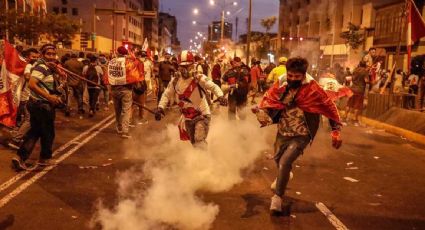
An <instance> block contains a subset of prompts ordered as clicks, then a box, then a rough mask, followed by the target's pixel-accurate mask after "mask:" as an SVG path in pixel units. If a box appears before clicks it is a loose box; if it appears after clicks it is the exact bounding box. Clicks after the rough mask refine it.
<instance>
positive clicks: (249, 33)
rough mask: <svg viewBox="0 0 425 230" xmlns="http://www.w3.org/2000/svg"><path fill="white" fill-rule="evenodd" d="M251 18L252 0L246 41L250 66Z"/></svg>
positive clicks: (247, 58) (247, 61) (247, 62)
mask: <svg viewBox="0 0 425 230" xmlns="http://www.w3.org/2000/svg"><path fill="white" fill-rule="evenodd" d="M251 17H252V0H249V15H248V33H247V39H246V63H245V64H247V65H249V48H250V45H251V44H250V43H251Z"/></svg>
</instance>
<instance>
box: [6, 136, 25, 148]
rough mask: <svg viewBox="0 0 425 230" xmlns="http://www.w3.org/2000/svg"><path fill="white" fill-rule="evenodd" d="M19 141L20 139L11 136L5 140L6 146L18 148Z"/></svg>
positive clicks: (20, 141)
mask: <svg viewBox="0 0 425 230" xmlns="http://www.w3.org/2000/svg"><path fill="white" fill-rule="evenodd" d="M21 143H22V140H18V139H15V138H13V139H11V140H10V141H8V142H7V146H8V147H9V148H11V149H14V150H18V149H19V146H20V145H21Z"/></svg>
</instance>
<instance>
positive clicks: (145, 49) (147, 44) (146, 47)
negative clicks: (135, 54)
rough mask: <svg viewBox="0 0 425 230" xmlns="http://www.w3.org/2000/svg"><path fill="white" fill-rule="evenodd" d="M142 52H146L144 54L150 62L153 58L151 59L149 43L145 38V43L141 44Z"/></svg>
mask: <svg viewBox="0 0 425 230" xmlns="http://www.w3.org/2000/svg"><path fill="white" fill-rule="evenodd" d="M142 50H143V51H145V52H146V54H147V55H148V58H149V59H150V60H153V58H152V51H151V49H150V48H149V42H148V39H147V38H145V41H144V42H143V46H142Z"/></svg>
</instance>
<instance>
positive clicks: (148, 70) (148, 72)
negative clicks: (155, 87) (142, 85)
mask: <svg viewBox="0 0 425 230" xmlns="http://www.w3.org/2000/svg"><path fill="white" fill-rule="evenodd" d="M143 67H144V71H145V80H146V81H150V80H151V77H152V71H153V63H152V61H151V60H149V59H147V58H146V59H145V60H144V61H143Z"/></svg>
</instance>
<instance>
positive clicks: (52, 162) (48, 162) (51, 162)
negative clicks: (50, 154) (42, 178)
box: [38, 159, 56, 166]
mask: <svg viewBox="0 0 425 230" xmlns="http://www.w3.org/2000/svg"><path fill="white" fill-rule="evenodd" d="M55 164H56V161H55V160H53V159H40V160H38V165H40V166H52V165H55Z"/></svg>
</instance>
